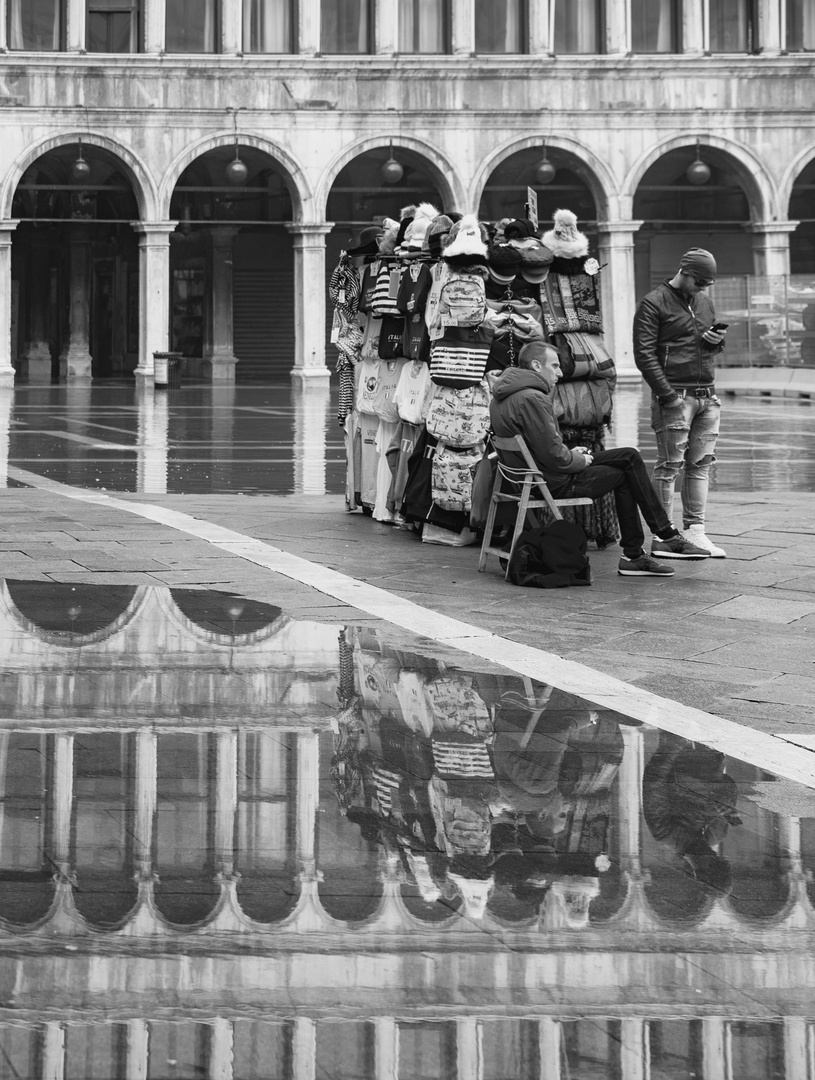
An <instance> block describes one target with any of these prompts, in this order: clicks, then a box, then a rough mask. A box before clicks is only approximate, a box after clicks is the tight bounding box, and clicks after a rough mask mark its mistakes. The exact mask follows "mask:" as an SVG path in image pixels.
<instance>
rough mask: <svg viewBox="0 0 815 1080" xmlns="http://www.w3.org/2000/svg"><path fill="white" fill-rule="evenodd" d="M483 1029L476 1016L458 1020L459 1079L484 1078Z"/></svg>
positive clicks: (457, 1074)
mask: <svg viewBox="0 0 815 1080" xmlns="http://www.w3.org/2000/svg"><path fill="white" fill-rule="evenodd" d="M481 1036H482V1031H481V1027H480V1025H479V1023H478V1020H477V1019H476V1018H475V1017H474V1016H464V1017H459V1018H458V1019H457V1020H456V1076H457V1078H458V1080H483V1077H484V1054H483V1052H482V1049H481Z"/></svg>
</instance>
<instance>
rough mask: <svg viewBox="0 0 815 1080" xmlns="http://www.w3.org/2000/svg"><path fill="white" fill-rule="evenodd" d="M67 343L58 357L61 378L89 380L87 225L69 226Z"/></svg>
mask: <svg viewBox="0 0 815 1080" xmlns="http://www.w3.org/2000/svg"><path fill="white" fill-rule="evenodd" d="M68 245H69V252H68V254H69V270H68V344H67V345H66V347H65V348H64V349H63V350H62V353H61V354H60V358H59V374H60V378H67V379H70V380H71V381H72V382H74V381H79V380H89V379H91V378H92V377H93V375H92V372H91V354H90V350H89V344H90V329H91V234H90V229H89V228H88V226H87V225H69V226H68Z"/></svg>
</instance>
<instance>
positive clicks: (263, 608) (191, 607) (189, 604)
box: [170, 589, 283, 641]
mask: <svg viewBox="0 0 815 1080" xmlns="http://www.w3.org/2000/svg"><path fill="white" fill-rule="evenodd" d="M170 595H171V596H172V598H173V600H174V601H175V603H176V604H177V605H178V607H179V610H180V611H182V612H183V614H184V615H186V617H187V618H188V619H189V620H190V622H193V623H195V625H196V626H199V627H200V628H201V629H202V630H205V631H206V632H207V633H208V634H218V635H221V636H224V637H228V638H229V639H230V640H233V641H234V640H235V639H236V638H247V637H250V636H251V635H252V634H259V633H261V632H262V631H264V630H266V628H267V627H269V626H271V625H272V623H274V622H276V621H277V619H279V618H280V616H281V615H282V613H283V612H282V610H281V608H279V607H273V606H272V605H271V604H265V603H263V601H261V600H249V599H247V598H246V597H245V596H239V595H238V594H237V593H228V592H218V591H217V590H215V589H170Z"/></svg>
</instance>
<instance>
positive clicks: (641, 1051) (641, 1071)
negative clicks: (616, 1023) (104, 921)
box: [620, 1017, 650, 1080]
mask: <svg viewBox="0 0 815 1080" xmlns="http://www.w3.org/2000/svg"><path fill="white" fill-rule="evenodd" d="M620 1075H621V1077H622V1080H648V1078H649V1075H650V1068H649V1065H648V1030H647V1028H646V1021H645V1020H642V1019H641V1018H640V1017H625V1018H624V1019H623V1020H621V1021H620Z"/></svg>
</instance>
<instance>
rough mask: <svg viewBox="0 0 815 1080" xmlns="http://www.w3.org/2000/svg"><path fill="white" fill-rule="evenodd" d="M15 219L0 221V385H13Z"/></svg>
mask: <svg viewBox="0 0 815 1080" xmlns="http://www.w3.org/2000/svg"><path fill="white" fill-rule="evenodd" d="M16 228H17V222H16V221H2V222H0V386H13V385H14V365H13V364H12V362H11V234H12V232H13V231H14V230H15V229H16Z"/></svg>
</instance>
